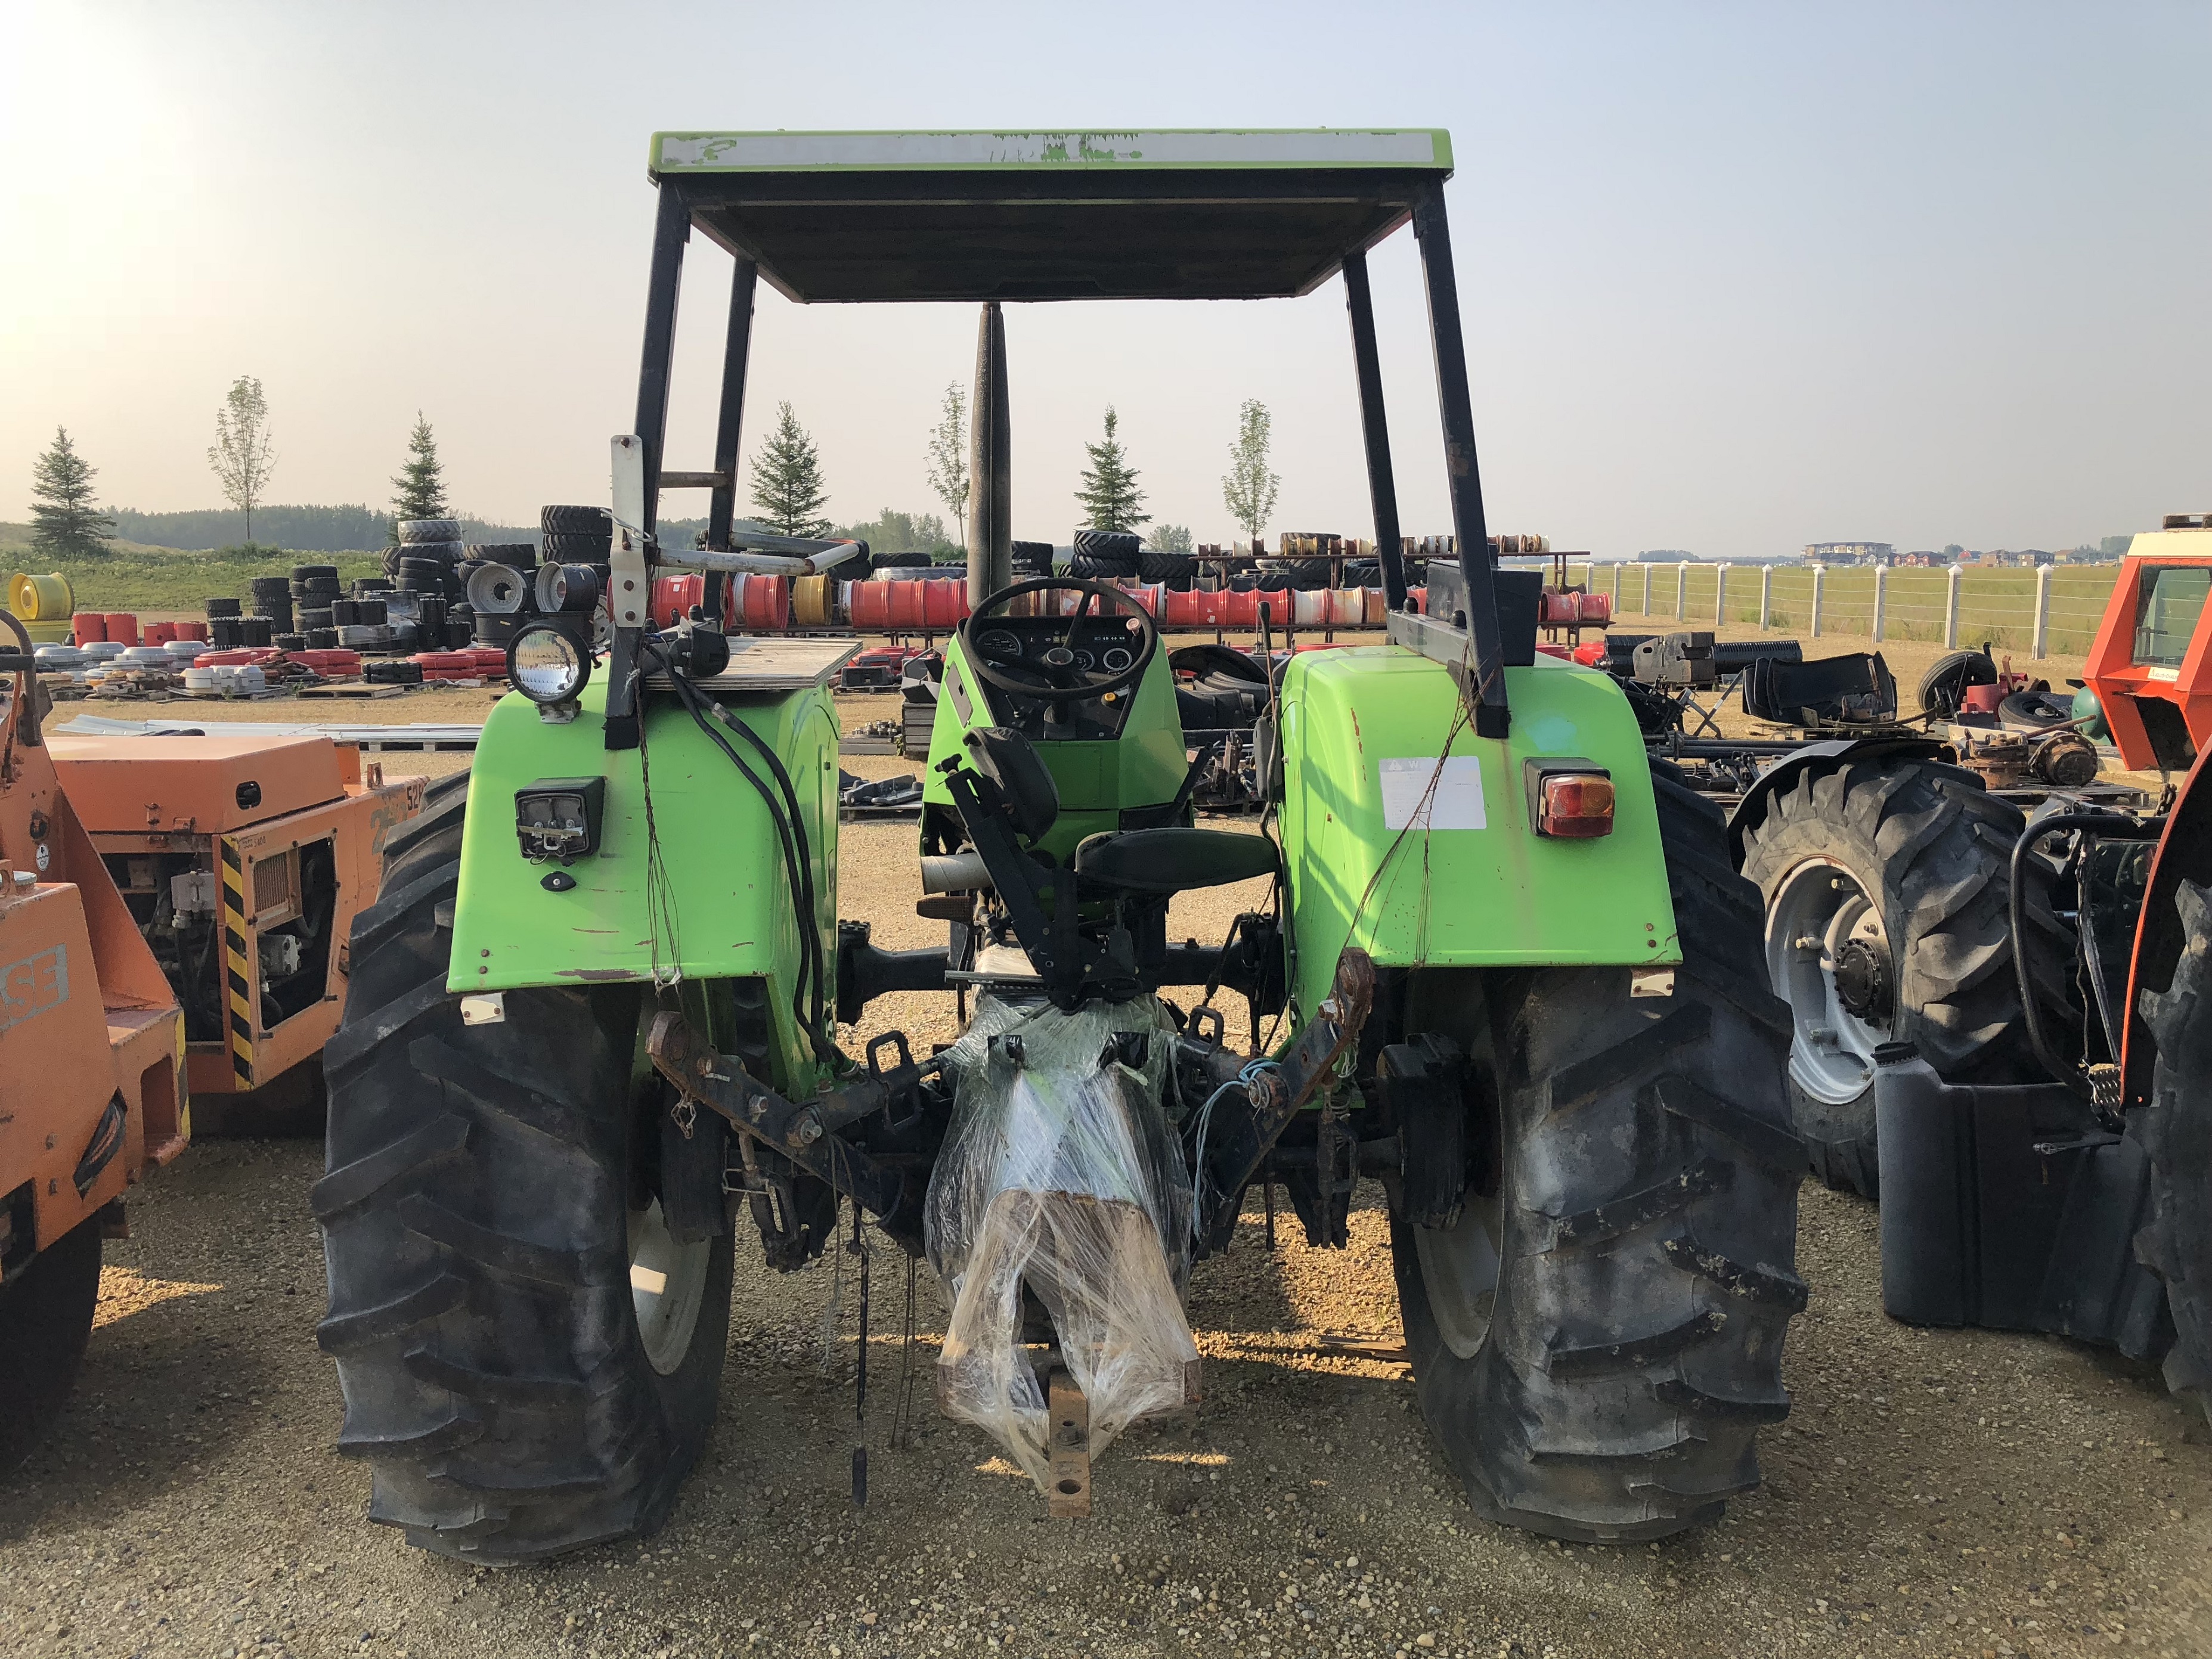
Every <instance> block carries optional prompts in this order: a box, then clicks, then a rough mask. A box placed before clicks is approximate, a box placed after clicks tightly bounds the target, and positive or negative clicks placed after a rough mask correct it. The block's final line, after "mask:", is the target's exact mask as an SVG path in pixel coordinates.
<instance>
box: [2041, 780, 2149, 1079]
mask: <svg viewBox="0 0 2212 1659" xmlns="http://www.w3.org/2000/svg"><path fill="white" fill-rule="evenodd" d="M2076 829H2078V830H2084V831H2087V832H2089V833H2090V834H2092V835H2093V836H2096V837H2097V838H2098V839H2100V840H2105V841H2156V840H2157V839H2158V838H2159V836H2161V835H2163V834H2164V833H2165V832H2166V821H2165V820H2164V819H2163V818H2152V819H2148V820H2144V819H2140V818H2129V817H2121V816H2120V815H2119V814H2118V813H2117V812H2060V813H2057V814H2056V815H2055V816H2053V817H2047V818H2041V819H2038V820H2036V821H2035V822H2033V823H2030V824H2029V825H2028V826H2027V829H2024V830H2022V831H2021V837H2020V839H2019V840H2018V841H2016V842H2014V843H2013V846H2012V862H2011V867H2010V869H2009V870H2008V872H2007V874H2008V887H2009V891H2008V893H2007V894H2006V896H2005V908H2006V915H2005V921H2006V924H2007V926H2008V927H2009V928H2010V930H2011V933H2012V965H2013V972H2014V973H2015V975H2017V976H2018V977H2019V981H2020V1012H2021V1024H2023V1025H2024V1026H2025V1027H2026V1028H2027V1042H2028V1047H2030V1048H2033V1049H2034V1050H2035V1057H2036V1059H2037V1060H2039V1062H2040V1063H2041V1064H2042V1066H2043V1069H2044V1070H2045V1071H2046V1072H2048V1073H2051V1076H2052V1077H2053V1078H2055V1079H2057V1081H2059V1082H2061V1083H2063V1084H2064V1085H2066V1086H2067V1087H2068V1088H2069V1089H2071V1090H2072V1091H2074V1092H2075V1094H2077V1095H2079V1096H2080V1097H2081V1098H2082V1099H2083V1100H2086V1101H2088V1102H2089V1103H2091V1104H2092V1105H2094V1104H2095V1097H2094V1094H2093V1091H2091V1089H2090V1087H2089V1079H2088V1077H2087V1074H2086V1073H2084V1071H2083V1070H2082V1068H2081V1066H2072V1065H2069V1064H2067V1063H2066V1062H2065V1061H2064V1060H2061V1059H2060V1058H2059V1055H2058V1048H2057V1044H2056V1043H2054V1042H2052V1041H2051V1034H2050V1032H2049V1031H2048V1030H2045V1027H2044V1024H2043V1010H2042V1009H2041V1007H2040V1006H2038V1004H2037V1002H2036V998H2035V978H2034V975H2033V973H2031V972H2030V971H2029V967H2028V960H2027V949H2026V941H2027V937H2028V933H2027V884H2026V882H2025V881H2024V880H2023V879H2022V876H2023V875H2024V873H2025V872H2026V870H2027V860H2028V857H2029V854H2030V852H2031V851H2032V849H2033V848H2034V846H2035V844H2036V843H2037V842H2039V841H2041V840H2042V839H2043V838H2044V837H2045V836H2054V835H2059V834H2062V833H2064V832H2066V831H2069V830H2076ZM2123 1018H2124V1016H2123ZM2106 1037H2107V1039H2108V1040H2109V1041H2110V1042H2111V1043H2112V1049H2113V1051H2114V1052H2115V1053H2116V1054H2117V1053H2118V1050H2119V1047H2120V1042H2119V1037H2120V1034H2119V1033H2118V1032H2116V1031H2113V1032H2107V1033H2106Z"/></svg>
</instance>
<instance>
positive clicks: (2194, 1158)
mask: <svg viewBox="0 0 2212 1659" xmlns="http://www.w3.org/2000/svg"><path fill="white" fill-rule="evenodd" d="M2175 898H2176V902H2178V903H2179V907H2180V909H2181V925H2182V928H2183V930H2184V931H2183V944H2182V951H2181V960H2180V961H2179V963H2177V964H2176V965H2175V968H2174V970H2173V983H2172V985H2171V986H2170V987H2167V988H2166V990H2164V991H2147V992H2145V993H2144V994H2143V999H2142V1012H2143V1018H2144V1020H2145V1021H2146V1022H2147V1023H2148V1024H2149V1026H2150V1034H2151V1037H2152V1039H2153V1041H2154V1042H2156V1043H2157V1045H2158V1060H2157V1062H2156V1064H2155V1066H2154V1067H2153V1070H2152V1073H2151V1097H2150V1104H2149V1105H2148V1107H2146V1108H2144V1109H2143V1110H2142V1111H2141V1112H2140V1113H2138V1114H2137V1115H2136V1119H2135V1122H2134V1125H2133V1126H2132V1127H2135V1128H2136V1131H2137V1133H2138V1134H2139V1135H2140V1137H2141V1139H2142V1145H2143V1150H2144V1152H2146V1153H2147V1154H2148V1157H2149V1160H2150V1222H2149V1225H2147V1226H2146V1227H2144V1229H2143V1230H2142V1232H2141V1233H2139V1234H2138V1235H2136V1255H2137V1256H2138V1257H2139V1258H2140V1259H2141V1260H2142V1263H2143V1265H2144V1266H2146V1267H2148V1268H2149V1269H2150V1270H2151V1271H2152V1272H2153V1273H2156V1274H2157V1275H2158V1276H2159V1277H2160V1279H2164V1280H2165V1281H2166V1307H2167V1309H2168V1310H2170V1311H2171V1312H2172V1315H2173V1346H2172V1348H2171V1349H2169V1350H2167V1352H2166V1386H2167V1387H2168V1388H2170V1389H2172V1390H2173V1391H2174V1393H2176V1394H2178V1395H2181V1396H2182V1397H2183V1398H2184V1399H2186V1400H2191V1401H2195V1402H2196V1404H2197V1407H2198V1408H2199V1409H2200V1410H2202V1411H2203V1413H2204V1414H2205V1416H2206V1418H2207V1419H2212V889H2208V888H2205V887H2202V886H2199V885H2197V884H2196V883H2194V882H2187V881H2185V882H2184V883H2182V884H2181V886H2180V889H2179V891H2178V892H2177V894H2176V895H2175Z"/></svg>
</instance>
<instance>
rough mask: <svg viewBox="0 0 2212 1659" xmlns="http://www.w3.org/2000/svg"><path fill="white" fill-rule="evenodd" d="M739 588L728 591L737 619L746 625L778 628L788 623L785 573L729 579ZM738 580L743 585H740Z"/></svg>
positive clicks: (789, 582) (789, 595) (788, 584)
mask: <svg viewBox="0 0 2212 1659" xmlns="http://www.w3.org/2000/svg"><path fill="white" fill-rule="evenodd" d="M731 583H732V587H735V588H738V591H737V592H732V594H731V598H732V599H735V600H736V601H737V605H736V606H735V607H734V608H735V610H736V611H737V613H738V619H739V621H741V622H742V623H744V626H745V627H747V628H756V629H758V628H767V629H781V628H788V627H790V626H791V581H790V579H789V578H788V577H785V576H738V577H732V579H731ZM740 584H741V585H742V586H740Z"/></svg>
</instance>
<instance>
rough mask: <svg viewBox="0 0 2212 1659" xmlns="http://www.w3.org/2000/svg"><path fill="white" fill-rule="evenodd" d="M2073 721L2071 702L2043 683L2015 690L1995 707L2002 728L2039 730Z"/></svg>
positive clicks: (2072, 703) (2072, 705) (2069, 698)
mask: <svg viewBox="0 0 2212 1659" xmlns="http://www.w3.org/2000/svg"><path fill="white" fill-rule="evenodd" d="M2073 718H2074V700H2073V699H2072V698H2071V697H2062V696H2058V695H2057V693H2056V692H2054V691H2053V690H2051V688H2050V687H2049V686H2048V685H2046V684H2044V683H2043V682H2042V681H2040V680H2039V681H2037V682H2036V683H2035V684H2033V685H2032V686H2030V687H2028V688H2027V690H2025V691H2015V692H2014V693H2013V694H2012V695H2011V696H2008V697H2007V698H2006V699H2005V700H2004V701H2003V702H2001V703H1999V704H1998V705H1997V720H1998V722H1999V723H2000V724H2001V725H2004V726H2015V727H2021V728H2024V729H2027V730H2030V731H2039V730H2041V729H2043V728H2044V727H2045V726H2063V725H2065V724H2066V723H2067V722H2068V721H2069V720H2072V719H2073Z"/></svg>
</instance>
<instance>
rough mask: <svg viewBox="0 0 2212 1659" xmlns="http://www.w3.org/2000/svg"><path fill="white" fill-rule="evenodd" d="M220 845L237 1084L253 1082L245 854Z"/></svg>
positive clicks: (226, 971) (244, 1085) (223, 842)
mask: <svg viewBox="0 0 2212 1659" xmlns="http://www.w3.org/2000/svg"><path fill="white" fill-rule="evenodd" d="M216 845H217V846H218V847H220V848H222V953H223V968H224V974H225V976H226V979H227V981H228V991H229V998H228V1000H229V1005H230V1069H231V1071H232V1073H234V1075H235V1076H236V1077H237V1079H238V1082H239V1086H240V1087H241V1088H251V1087H252V1085H253V967H252V962H251V961H250V960H249V958H248V957H247V956H246V858H245V855H244V854H241V853H240V851H239V850H238V843H237V842H234V841H228V840H218V841H217V842H216Z"/></svg>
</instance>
